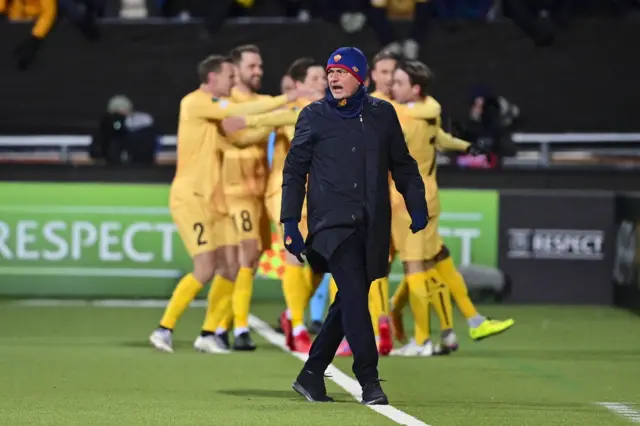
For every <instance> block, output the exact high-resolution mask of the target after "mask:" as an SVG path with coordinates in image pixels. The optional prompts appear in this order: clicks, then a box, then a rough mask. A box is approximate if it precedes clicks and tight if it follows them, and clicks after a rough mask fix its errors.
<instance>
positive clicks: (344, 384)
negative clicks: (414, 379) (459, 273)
mask: <svg viewBox="0 0 640 426" xmlns="http://www.w3.org/2000/svg"><path fill="white" fill-rule="evenodd" d="M206 304H207V301H206V300H194V301H193V302H191V305H190V306H191V307H198V308H201V307H205V306H206ZM14 305H19V306H94V307H103V308H163V307H165V306H166V305H167V302H166V301H165V300H150V299H141V300H126V299H104V300H68V299H67V300H64V299H26V300H18V301H15V302H14ZM249 326H250V327H251V328H252V329H253V330H254V331H255V332H256V333H258V334H259V335H260V336H262V337H263V338H264V339H265V340H267V341H268V342H269V343H271V344H272V345H274V346H277V347H279V348H280V349H282V350H283V351H285V352H287V353H289V354H291V355H293V356H294V357H296V358H298V359H299V360H301V361H302V362H305V361H306V360H307V358H308V356H307V355H304V354H299V353H296V352H291V351H289V349H288V348H287V345H286V344H285V340H284V336H283V335H281V334H278V333H276V332H275V331H274V330H273V328H271V326H270V325H269V324H267V323H266V322H264V321H263V320H261V319H260V318H258V317H256V316H254V315H249ZM327 374H328V375H330V376H331V377H330V379H331V380H332V381H333V382H335V383H336V384H337V385H338V386H340V387H341V388H342V389H344V390H345V391H347V392H348V393H349V394H351V396H353V397H354V398H355V399H356V400H357V401H358V402H359V401H361V388H360V384H359V383H358V382H357V381H356V380H355V379H352V378H351V377H349V376H347V375H346V374H345V373H343V372H342V371H340V370H339V369H338V368H337V367H336V366H334V365H333V364H331V365H330V366H329V368H327ZM367 407H369V408H371V409H372V410H373V411H376V412H377V413H378V414H382V415H383V416H385V417H387V418H388V419H390V420H392V421H393V422H395V423H397V424H400V425H404V426H431V425H428V424H427V423H424V422H423V421H421V420H418V419H416V418H415V417H413V416H411V415H409V414H407V413H405V412H404V411H400V410H398V409H397V408H395V407H393V406H391V405H367Z"/></svg>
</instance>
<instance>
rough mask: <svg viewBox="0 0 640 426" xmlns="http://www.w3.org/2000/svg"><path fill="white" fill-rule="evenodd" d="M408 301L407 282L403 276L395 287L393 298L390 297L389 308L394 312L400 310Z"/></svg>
mask: <svg viewBox="0 0 640 426" xmlns="http://www.w3.org/2000/svg"><path fill="white" fill-rule="evenodd" d="M408 301H409V285H408V284H407V277H403V278H402V281H400V284H398V287H397V288H396V291H395V292H394V293H393V298H392V299H391V309H392V310H393V311H395V312H401V311H402V310H403V309H404V307H405V306H407V302H408Z"/></svg>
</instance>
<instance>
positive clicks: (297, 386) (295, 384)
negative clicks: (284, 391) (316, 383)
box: [291, 382, 333, 402]
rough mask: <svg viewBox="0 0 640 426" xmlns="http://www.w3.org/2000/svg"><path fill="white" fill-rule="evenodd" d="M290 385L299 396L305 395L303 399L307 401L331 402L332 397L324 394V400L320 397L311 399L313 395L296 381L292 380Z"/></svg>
mask: <svg viewBox="0 0 640 426" xmlns="http://www.w3.org/2000/svg"><path fill="white" fill-rule="evenodd" d="M291 387H292V388H293V390H294V391H296V392H298V394H300V395H301V396H303V397H305V399H306V400H307V401H309V402H333V398H331V397H330V396H327V395H325V398H326V399H324V400H322V399H313V397H312V396H311V394H310V393H309V392H307V390H306V389H305V388H304V387H303V386H302V385H301V384H300V383H298V382H293V385H291Z"/></svg>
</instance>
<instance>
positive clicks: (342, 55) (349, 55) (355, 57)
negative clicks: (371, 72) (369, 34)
mask: <svg viewBox="0 0 640 426" xmlns="http://www.w3.org/2000/svg"><path fill="white" fill-rule="evenodd" d="M329 68H342V69H343V70H346V71H348V72H349V73H350V74H351V75H353V76H354V77H355V78H356V79H357V80H358V81H359V82H360V83H361V84H364V81H365V80H366V79H367V73H368V65H367V58H366V57H365V56H364V54H363V53H362V51H360V49H357V48H355V47H341V48H340V49H338V50H336V51H335V52H333V53H332V54H331V56H330V57H329V60H328V61H327V68H326V69H327V71H329Z"/></svg>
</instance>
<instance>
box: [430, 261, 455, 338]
mask: <svg viewBox="0 0 640 426" xmlns="http://www.w3.org/2000/svg"><path fill="white" fill-rule="evenodd" d="M424 276H425V279H426V282H427V284H428V285H429V301H430V302H431V307H433V310H434V311H435V312H436V315H438V319H439V320H440V330H449V329H451V328H453V317H452V315H453V308H452V307H451V294H450V293H449V288H448V287H447V285H446V284H445V282H444V279H443V278H442V277H441V276H440V274H439V273H438V271H437V270H436V269H435V268H431V269H429V270H428V271H427V272H425V273H424Z"/></svg>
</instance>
